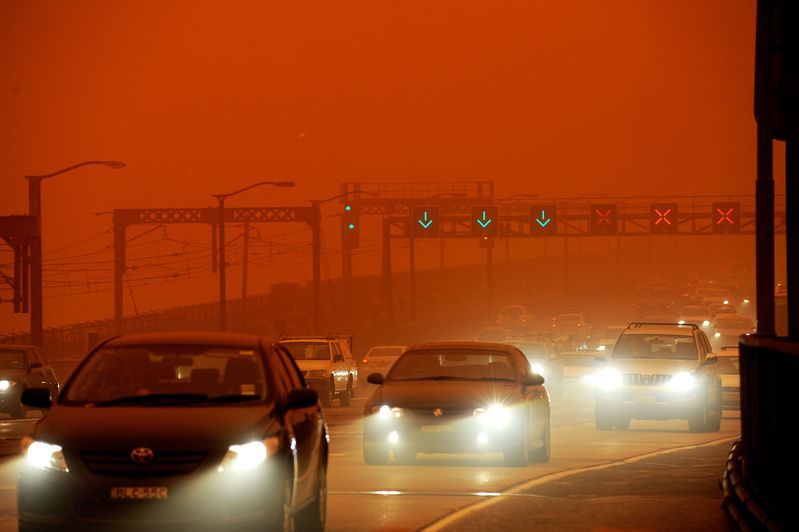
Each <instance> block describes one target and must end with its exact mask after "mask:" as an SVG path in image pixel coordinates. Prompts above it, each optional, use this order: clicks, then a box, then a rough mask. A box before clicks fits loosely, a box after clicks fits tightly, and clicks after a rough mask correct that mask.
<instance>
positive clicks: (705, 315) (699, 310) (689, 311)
mask: <svg viewBox="0 0 799 532" xmlns="http://www.w3.org/2000/svg"><path fill="white" fill-rule="evenodd" d="M712 319H713V316H711V314H710V309H709V308H707V306H705V305H687V306H685V307H683V308H681V309H680V312H679V314H678V315H677V322H678V323H679V324H681V325H685V324H688V323H693V324H695V325H698V326H699V327H702V328H703V329H704V330H708V329H709V328H710V322H711V320H712Z"/></svg>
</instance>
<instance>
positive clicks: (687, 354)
mask: <svg viewBox="0 0 799 532" xmlns="http://www.w3.org/2000/svg"><path fill="white" fill-rule="evenodd" d="M611 357H612V358H670V359H677V360H695V359H696V358H697V353H696V344H695V343H694V339H693V337H691V336H684V335H681V336H678V335H673V334H651V335H650V334H627V335H622V336H621V337H620V338H619V340H618V341H617V342H616V345H615V347H614V348H613V354H612V355H611Z"/></svg>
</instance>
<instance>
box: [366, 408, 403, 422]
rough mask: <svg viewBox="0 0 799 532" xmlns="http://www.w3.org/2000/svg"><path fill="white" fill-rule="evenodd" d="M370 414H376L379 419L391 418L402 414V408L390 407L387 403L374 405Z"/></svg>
mask: <svg viewBox="0 0 799 532" xmlns="http://www.w3.org/2000/svg"><path fill="white" fill-rule="evenodd" d="M372 414H377V417H378V418H380V419H391V418H398V417H401V416H402V408H398V407H396V406H395V407H394V408H392V407H390V406H389V405H380V406H378V405H375V406H373V407H372Z"/></svg>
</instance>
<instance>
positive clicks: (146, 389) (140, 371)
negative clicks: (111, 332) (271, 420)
mask: <svg viewBox="0 0 799 532" xmlns="http://www.w3.org/2000/svg"><path fill="white" fill-rule="evenodd" d="M257 353H258V352H257V351H254V350H252V349H241V348H235V347H214V346H194V345H193V346H174V345H170V346H154V345H143V346H125V347H117V348H113V347H108V348H105V349H101V350H99V351H97V352H96V353H94V354H93V355H92V356H91V358H90V359H89V360H88V361H87V362H86V363H85V364H84V365H83V366H81V367H80V368H79V369H78V370H77V371H78V373H77V375H76V376H75V378H74V381H72V383H71V384H70V386H69V388H68V389H67V391H66V396H65V397H66V401H67V402H68V403H72V404H89V403H91V404H96V405H97V406H101V405H102V403H109V402H111V403H114V404H125V403H132V404H146V403H148V402H150V399H152V402H153V403H157V404H163V403H166V402H177V403H183V402H187V403H198V402H204V401H207V400H214V399H215V398H230V399H236V400H250V401H251V400H259V399H265V398H266V397H267V396H268V389H267V386H266V380H265V378H264V369H263V366H262V363H261V360H260V357H259V356H258V355H257Z"/></svg>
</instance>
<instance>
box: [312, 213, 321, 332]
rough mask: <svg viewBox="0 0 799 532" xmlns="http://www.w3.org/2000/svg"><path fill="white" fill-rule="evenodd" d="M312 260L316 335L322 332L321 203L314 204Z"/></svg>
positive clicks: (313, 318) (313, 313)
mask: <svg viewBox="0 0 799 532" xmlns="http://www.w3.org/2000/svg"><path fill="white" fill-rule="evenodd" d="M312 205H313V213H312V215H311V221H310V223H311V250H312V251H311V255H312V256H311V260H312V262H313V272H312V279H313V281H312V286H311V291H312V294H311V300H312V301H311V307H312V308H311V328H312V329H313V332H314V334H319V333H321V332H322V227H321V226H322V215H321V211H320V209H319V203H312Z"/></svg>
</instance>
